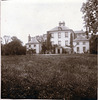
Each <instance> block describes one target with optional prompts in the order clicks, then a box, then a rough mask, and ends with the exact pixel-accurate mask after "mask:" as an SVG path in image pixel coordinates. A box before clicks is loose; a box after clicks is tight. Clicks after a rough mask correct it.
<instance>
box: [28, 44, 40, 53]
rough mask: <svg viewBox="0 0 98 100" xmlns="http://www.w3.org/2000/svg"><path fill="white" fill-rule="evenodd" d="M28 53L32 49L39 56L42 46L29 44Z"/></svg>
mask: <svg viewBox="0 0 98 100" xmlns="http://www.w3.org/2000/svg"><path fill="white" fill-rule="evenodd" d="M26 48H27V51H28V50H30V49H33V50H34V51H35V53H37V54H39V53H40V51H41V44H37V43H35V44H27V45H26Z"/></svg>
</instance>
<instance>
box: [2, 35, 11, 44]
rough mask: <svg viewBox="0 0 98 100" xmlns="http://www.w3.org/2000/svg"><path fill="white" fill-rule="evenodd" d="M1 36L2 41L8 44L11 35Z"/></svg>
mask: <svg viewBox="0 0 98 100" xmlns="http://www.w3.org/2000/svg"><path fill="white" fill-rule="evenodd" d="M3 38H4V43H5V44H8V43H9V42H10V41H11V37H10V36H7V35H4V37H3Z"/></svg>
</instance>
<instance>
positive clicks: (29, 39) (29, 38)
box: [28, 34, 31, 42]
mask: <svg viewBox="0 0 98 100" xmlns="http://www.w3.org/2000/svg"><path fill="white" fill-rule="evenodd" d="M30 41H31V36H30V34H29V36H28V42H30Z"/></svg>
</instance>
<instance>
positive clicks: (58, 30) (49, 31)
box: [47, 29, 74, 32]
mask: <svg viewBox="0 0 98 100" xmlns="http://www.w3.org/2000/svg"><path fill="white" fill-rule="evenodd" d="M58 31H73V30H72V29H67V30H55V31H47V32H58ZM73 32H74V31H73Z"/></svg>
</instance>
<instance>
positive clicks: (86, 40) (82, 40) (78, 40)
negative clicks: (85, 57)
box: [73, 40, 89, 42]
mask: <svg viewBox="0 0 98 100" xmlns="http://www.w3.org/2000/svg"><path fill="white" fill-rule="evenodd" d="M75 41H89V40H73V42H75Z"/></svg>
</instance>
